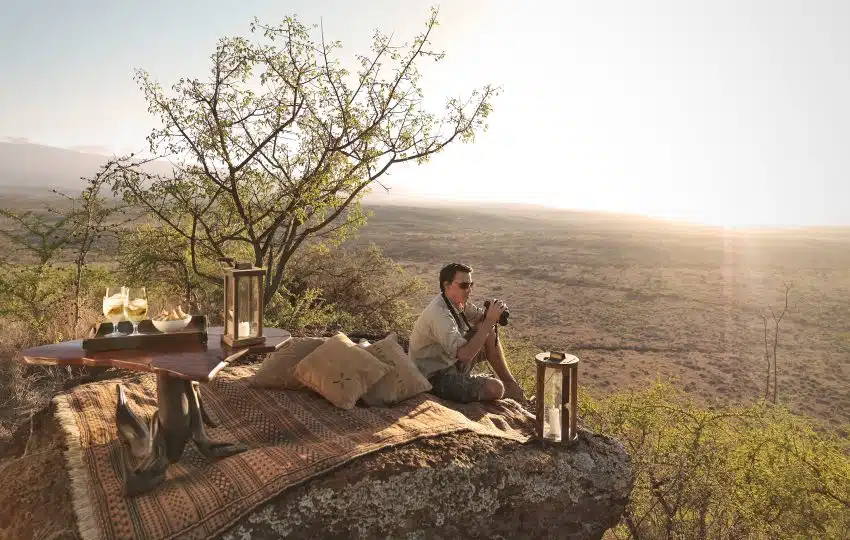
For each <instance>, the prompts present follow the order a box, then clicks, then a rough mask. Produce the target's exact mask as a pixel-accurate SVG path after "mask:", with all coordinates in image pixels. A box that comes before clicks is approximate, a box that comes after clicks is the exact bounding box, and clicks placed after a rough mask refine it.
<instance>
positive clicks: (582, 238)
mask: <svg viewBox="0 0 850 540" xmlns="http://www.w3.org/2000/svg"><path fill="white" fill-rule="evenodd" d="M373 210H374V211H375V215H374V217H373V218H372V219H371V220H370V222H369V225H368V226H367V227H366V228H365V229H364V230H363V232H362V234H361V237H360V238H359V239H358V240H357V242H375V243H376V244H377V245H378V246H380V247H381V248H382V249H383V250H384V252H385V254H386V255H387V256H389V257H391V258H393V259H394V260H396V261H397V262H399V263H400V264H401V265H402V266H403V267H405V268H406V269H407V270H409V271H411V272H413V273H415V274H417V275H419V276H420V277H422V278H423V279H424V280H425V282H426V283H427V284H428V285H429V287H430V288H431V292H429V295H430V294H433V291H436V290H437V289H436V287H437V283H436V276H437V274H438V272H439V269H440V267H441V266H442V265H443V264H445V263H447V262H451V261H463V262H467V263H469V264H471V265H472V266H473V268H475V269H477V270H476V271H475V276H474V278H475V281H476V284H477V285H476V290H475V292H474V294H473V300H475V299H478V300H479V301H481V300H482V299H483V298H486V297H490V296H495V297H500V298H503V299H505V301H507V302H508V304H509V305H510V307H511V325H510V327H509V328H510V329H511V331H512V335H513V336H518V337H524V338H527V339H529V340H531V342H532V343H533V344H534V346H535V347H537V348H539V349H543V350H546V349H567V350H569V351H572V352H573V353H574V354H576V355H577V356H579V357H580V358H581V360H582V365H581V368H580V374H581V380H582V384H583V385H584V386H585V387H587V388H590V389H591V390H594V391H596V392H598V393H606V392H610V391H614V390H617V389H621V388H625V387H629V386H633V385H638V386H643V385H645V384H646V382H647V381H649V380H652V379H655V378H656V377H659V376H660V377H668V376H670V377H676V378H678V380H679V384H680V385H681V386H682V387H683V388H684V389H685V390H687V391H688V392H690V393H692V394H694V395H695V396H697V397H698V398H699V399H700V401H702V402H703V403H704V404H709V405H710V404H711V403H715V402H721V403H722V402H728V401H735V402H749V401H751V400H754V399H757V398H758V397H760V396H762V395H763V394H764V386H765V369H766V365H765V359H764V327H763V323H762V318H761V316H762V312H763V310H765V309H766V308H768V307H769V306H772V307H773V308H774V309H778V310H779V311H781V309H782V301H783V294H784V288H783V284H784V283H785V282H793V288H792V290H791V293H790V306H789V310H788V314H787V315H786V317H785V319H784V320H783V322H782V325H781V328H780V336H779V347H778V358H779V364H778V365H779V370H778V371H779V373H778V378H779V400H780V401H782V402H785V403H787V404H788V405H789V407H790V408H791V409H792V410H793V411H795V412H798V413H803V414H807V415H810V416H812V417H815V418H818V419H820V420H822V421H825V422H827V423H829V424H832V425H841V424H846V423H848V422H850V392H847V388H848V387H850V362H848V358H850V331H848V329H847V326H846V321H847V320H848V319H850V229H844V230H807V231H795V232H788V231H786V232H781V231H773V232H731V231H723V230H712V229H708V228H698V227H690V226H683V225H675V224H670V223H665V222H656V221H652V220H646V219H639V218H635V219H623V218H615V219H612V218H606V217H605V216H600V215H593V214H578V213H567V212H554V211H538V210H534V209H525V210H523V209H513V210H504V209H497V208H491V209H487V210H482V211H472V210H470V209H460V208H445V209H435V208H430V209H428V208H403V207H392V206H382V207H377V208H375V209H373ZM426 299H427V296H423V297H422V298H419V299H417V300H416V305H417V306H421V305H423V303H424V302H425V301H426ZM770 339H771V340H772V336H771V338H770ZM514 360H519V361H520V362H528V363H530V362H532V361H533V360H532V358H531V357H529V358H523V359H514Z"/></svg>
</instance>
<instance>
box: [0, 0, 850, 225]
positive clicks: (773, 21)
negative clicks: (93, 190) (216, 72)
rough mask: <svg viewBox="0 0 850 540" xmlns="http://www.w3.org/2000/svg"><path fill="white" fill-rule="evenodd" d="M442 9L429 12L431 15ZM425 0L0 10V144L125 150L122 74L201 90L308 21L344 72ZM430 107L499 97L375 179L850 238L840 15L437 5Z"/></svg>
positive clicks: (131, 104)
mask: <svg viewBox="0 0 850 540" xmlns="http://www.w3.org/2000/svg"><path fill="white" fill-rule="evenodd" d="M433 4H436V2H433ZM431 5H432V2H426V1H421V0H415V1H413V0H411V1H409V2H404V3H401V2H392V1H389V0H371V1H369V2H363V3H357V4H356V5H354V4H353V3H348V2H343V1H341V0H322V1H315V2H311V1H308V0H298V1H292V2H286V3H281V2H273V1H271V0H245V1H244V2H242V3H241V4H238V5H237V3H233V2H223V1H220V0H216V1H206V2H202V1H200V0H187V1H185V2H181V3H179V4H175V5H172V4H171V3H169V2H165V1H163V0H153V1H151V2H146V3H142V2H122V3H113V4H109V8H108V9H107V8H106V7H104V6H105V5H104V4H102V3H98V2H93V1H91V0H82V1H80V2H75V3H73V4H72V3H66V2H60V1H58V0H53V1H49V0H33V1H31V2H26V3H25V2H15V3H12V2H4V3H3V4H2V6H0V44H2V49H0V50H2V51H3V52H2V53H0V70H2V73H3V74H4V77H3V78H4V81H5V83H6V84H4V85H2V87H0V137H7V138H21V139H27V140H29V141H31V142H34V143H39V144H45V145H51V146H58V147H63V148H71V149H78V150H85V151H90V152H96V153H108V154H109V153H112V152H124V151H138V150H140V149H143V148H144V147H145V137H146V136H147V135H148V133H149V132H150V130H151V128H152V127H154V126H155V119H154V118H153V117H151V116H149V115H148V113H147V108H146V105H145V102H144V99H143V96H142V93H141V91H140V90H139V89H138V88H137V87H136V85H135V83H134V81H133V70H134V69H135V68H143V69H145V70H147V71H148V72H150V73H151V75H152V76H153V77H154V78H156V79H157V80H158V81H159V82H160V83H161V84H162V85H163V86H164V87H169V86H170V85H171V84H172V83H173V82H175V81H176V80H177V79H178V78H180V77H205V76H206V75H207V73H208V70H209V67H210V61H209V56H210V55H211V54H212V52H213V50H214V47H215V43H216V40H217V39H218V38H220V37H222V36H225V35H245V36H247V35H249V22H250V21H251V19H252V18H253V17H254V16H257V17H259V19H260V20H261V21H263V22H277V21H278V20H279V19H281V18H282V17H283V16H285V15H288V14H296V15H297V16H298V17H299V18H300V19H301V20H302V21H303V22H305V23H316V24H318V23H319V22H320V21H321V22H322V24H323V26H324V32H325V35H326V37H327V38H328V39H331V40H340V41H342V43H343V50H342V53H341V54H342V59H343V60H344V61H347V62H348V61H351V60H353V55H354V54H355V53H361V52H367V51H368V46H369V43H370V40H371V36H372V33H373V30H374V29H376V28H378V29H381V30H382V31H383V32H385V33H387V34H390V33H395V36H396V37H397V38H399V39H402V40H409V39H410V38H412V37H413V36H414V35H415V34H416V33H418V32H419V31H420V30H421V29H422V27H423V25H424V23H425V20H426V18H427V16H428V9H429V7H430V6H431ZM439 7H440V27H439V28H438V29H437V31H436V33H435V34H434V35H433V43H434V46H435V48H437V49H442V50H445V51H446V52H447V57H446V59H445V60H444V61H443V62H440V63H437V64H430V63H428V64H424V65H423V85H424V90H425V92H426V99H428V100H429V102H430V103H431V104H432V106H433V107H434V110H435V111H437V110H438V108H439V107H440V105H441V103H442V101H443V99H444V98H445V97H448V96H457V95H463V94H466V93H468V91H470V90H472V89H473V88H475V87H480V86H482V85H483V84H486V83H493V84H497V85H500V86H502V88H503V92H502V94H501V95H500V96H499V97H498V98H497V99H496V100H495V101H494V112H493V114H492V115H491V117H490V120H489V124H490V129H489V130H488V131H487V132H486V133H483V134H482V135H481V136H479V137H478V139H477V140H476V142H475V143H474V144H472V145H461V144H456V145H453V146H452V147H450V148H449V149H448V150H447V151H446V152H445V153H444V154H441V155H438V156H436V157H435V158H434V159H433V161H432V162H431V163H429V164H427V165H424V166H421V167H415V166H412V165H411V166H400V167H398V168H396V169H394V170H393V172H392V174H391V176H390V177H389V178H387V179H386V182H385V183H386V184H388V185H389V186H390V187H391V188H393V189H394V190H395V191H396V192H397V193H400V194H403V195H406V196H409V197H421V198H427V199H434V198H439V197H445V198H451V199H454V200H465V201H472V200H475V201H493V202H520V203H530V204H542V205H545V206H552V207H559V208H570V209H579V210H590V211H607V212H624V213H633V214H643V215H648V216H652V217H660V218H665V219H675V220H682V221H691V222H698V223H706V224H712V225H728V226H780V227H788V226H822V225H827V226H828V225H845V226H846V225H850V205H848V204H847V201H848V200H850V183H848V177H850V174H848V173H850V158H848V155H850V152H848V151H847V149H848V148H850V98H848V96H850V70H848V69H847V66H848V65H850V3H848V2H844V1H842V0H823V1H821V2H817V3H814V2H806V1H804V0H772V1H769V0H747V1H738V2H733V1H731V0H725V1H709V0H705V1H702V0H701V1H696V0H694V1H681V0H680V1H676V0H662V1H659V2H655V3H653V7H652V9H651V10H650V9H648V5H647V4H646V3H638V2H628V1H626V0H611V1H601V2H592V3H587V2H578V1H573V0H569V1H559V2H555V1H539V2H535V3H534V4H533V7H532V6H531V5H520V4H519V3H515V2H508V1H506V0H494V1H486V0H467V1H464V2H458V1H454V2H444V3H442V4H441V5H440V6H439Z"/></svg>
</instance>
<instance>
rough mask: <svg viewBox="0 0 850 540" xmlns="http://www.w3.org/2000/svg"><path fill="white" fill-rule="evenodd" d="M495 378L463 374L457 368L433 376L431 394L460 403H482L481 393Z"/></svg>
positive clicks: (453, 367) (476, 374) (477, 374)
mask: <svg viewBox="0 0 850 540" xmlns="http://www.w3.org/2000/svg"><path fill="white" fill-rule="evenodd" d="M492 379H493V377H490V376H487V375H483V374H479V373H469V372H465V373H462V372H460V371H458V369H457V368H456V367H455V366H452V367H450V368H446V369H443V370H441V371H438V372H437V373H435V374H433V375H431V378H430V379H429V381H430V382H431V386H432V387H433V388H432V389H431V393H432V394H434V395H436V396H438V397H441V398H443V399H448V400H451V401H457V402H459V403H471V402H473V401H481V393H482V391H483V389H484V386H485V385H486V384H487V381H489V380H492Z"/></svg>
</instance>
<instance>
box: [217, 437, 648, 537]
mask: <svg viewBox="0 0 850 540" xmlns="http://www.w3.org/2000/svg"><path fill="white" fill-rule="evenodd" d="M632 482H633V472H632V468H631V463H630V460H629V457H628V454H627V453H626V452H625V450H624V448H623V447H622V446H621V445H620V444H619V443H617V442H616V441H613V440H612V439H609V438H607V437H602V436H599V435H594V434H590V433H586V432H582V433H581V439H580V441H579V442H578V443H577V444H576V445H575V446H572V447H566V446H557V445H547V446H546V447H542V446H541V445H540V444H539V443H530V444H525V445H521V444H518V443H515V442H512V441H505V440H500V439H494V438H488V437H481V436H478V435H474V434H471V433H460V434H453V435H447V436H442V437H438V438H433V439H425V440H420V441H416V442H413V443H410V444H408V445H405V446H403V447H399V448H394V449H388V450H384V451H381V452H377V453H375V454H372V455H369V456H366V457H364V458H361V459H360V460H358V461H356V462H354V463H352V464H349V465H347V466H345V467H343V468H341V469H339V470H337V471H336V472H334V473H332V474H329V475H326V476H323V477H319V478H316V479H313V480H310V481H308V482H306V483H304V484H302V485H300V486H298V487H296V488H293V489H291V490H289V491H287V492H285V493H283V494H282V495H280V496H279V497H277V498H275V499H274V500H272V501H271V502H270V503H268V504H266V505H264V506H262V507H260V508H258V509H257V510H256V511H254V512H253V513H251V514H250V515H248V516H246V517H245V518H243V519H242V520H241V521H240V522H239V523H238V524H237V525H235V526H234V527H232V528H231V529H230V530H229V531H227V532H226V533H225V534H224V535H223V538H224V539H226V540H248V539H259V538H281V537H283V538H387V537H389V538H446V539H449V538H452V539H454V538H498V537H503V538H582V539H584V538H601V536H602V534H603V533H604V531H605V530H606V529H608V528H610V527H613V526H614V525H616V523H617V522H618V521H619V519H620V516H621V515H622V513H623V511H624V510H625V506H626V503H627V502H628V499H629V494H630V493H631V488H632Z"/></svg>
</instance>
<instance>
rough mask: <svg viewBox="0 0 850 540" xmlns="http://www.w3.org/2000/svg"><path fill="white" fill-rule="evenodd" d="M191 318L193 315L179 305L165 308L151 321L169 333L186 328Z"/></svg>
mask: <svg viewBox="0 0 850 540" xmlns="http://www.w3.org/2000/svg"><path fill="white" fill-rule="evenodd" d="M191 320H192V316H191V315H187V314H186V313H184V312H183V309H182V308H181V306H177V309H172V310H167V309H163V310H162V311H161V312H160V313H159V315H157V316H156V317H153V318H152V319H151V322H152V323H153V325H154V327H155V328H156V329H157V330H159V331H160V332H165V333H168V332H176V331H177V330H182V329H184V328H186V326H187V325H188V324H189V321H191Z"/></svg>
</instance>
